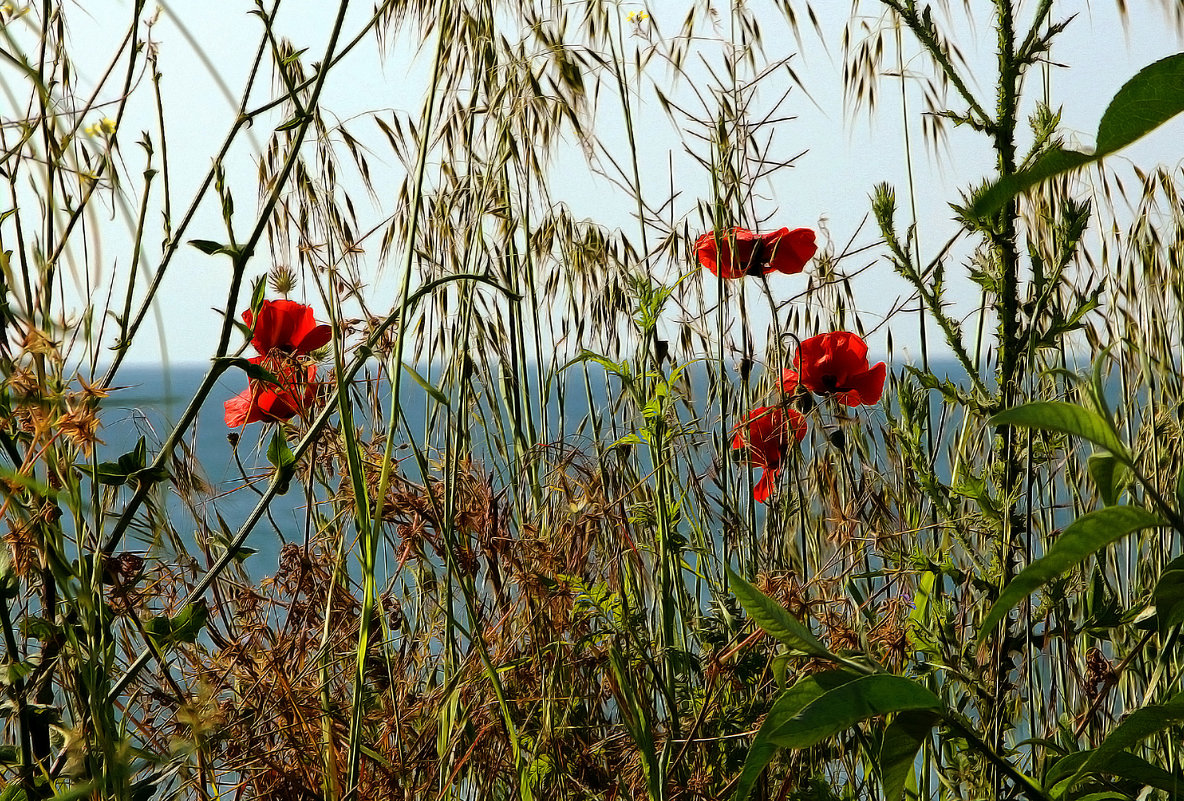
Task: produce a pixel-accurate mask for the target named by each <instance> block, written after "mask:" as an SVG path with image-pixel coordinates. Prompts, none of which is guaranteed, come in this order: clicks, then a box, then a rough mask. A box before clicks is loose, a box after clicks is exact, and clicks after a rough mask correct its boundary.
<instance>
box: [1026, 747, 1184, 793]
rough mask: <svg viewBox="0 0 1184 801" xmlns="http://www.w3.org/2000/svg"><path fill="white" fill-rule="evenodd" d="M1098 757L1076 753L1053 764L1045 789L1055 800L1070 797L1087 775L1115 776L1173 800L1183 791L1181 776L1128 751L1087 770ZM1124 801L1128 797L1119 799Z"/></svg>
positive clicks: (1092, 753)
mask: <svg viewBox="0 0 1184 801" xmlns="http://www.w3.org/2000/svg"><path fill="white" fill-rule="evenodd" d="M1096 756H1097V751H1096V750H1091V751H1077V752H1075V753H1072V754H1068V755H1066V756H1065V757H1064V758H1062V759H1060V760H1059V761H1057V762H1056V764H1054V765H1053V766H1052V767H1050V768H1049V769H1048V771H1047V772H1046V773H1045V775H1044V787H1045V789H1046V790H1047V791H1048V792H1049V794H1050V795H1052V796H1053V797H1054V798H1056V797H1061V796H1065V795H1067V794H1069V792H1070V791H1071V790H1072V789H1073V788H1074V787H1075V786H1076V785H1077V784H1078V783H1079V782H1081V781H1082V780H1083V779H1085V778H1086V777H1087V776H1090V775H1097V774H1104V775H1107V776H1117V777H1119V778H1122V779H1126V780H1127V781H1131V782H1134V783H1136V784H1138V785H1141V786H1145V787H1154V788H1157V789H1160V790H1163V791H1165V792H1167V793H1170V794H1172V795H1173V796H1176V795H1178V794H1179V793H1180V792H1181V791H1182V790H1184V776H1178V775H1173V774H1172V773H1170V772H1168V771H1166V770H1164V769H1163V768H1161V767H1158V766H1156V765H1153V764H1151V763H1150V762H1148V761H1147V760H1145V759H1143V758H1142V757H1138V756H1135V755H1134V754H1132V753H1130V752H1129V751H1118V752H1115V753H1112V754H1111V755H1110V756H1109V757H1108V758H1107V759H1106V761H1105V764H1095V765H1094V766H1093V767H1087V766H1088V765H1090V763H1091V762H1093V760H1094V758H1095V757H1096ZM1091 797H1093V794H1091V795H1086V796H1075V798H1076V799H1077V801H1082V799H1085V798H1091ZM1120 797H1122V798H1127V797H1128V796H1125V795H1123V796H1120Z"/></svg>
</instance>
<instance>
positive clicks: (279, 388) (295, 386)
mask: <svg viewBox="0 0 1184 801" xmlns="http://www.w3.org/2000/svg"><path fill="white" fill-rule="evenodd" d="M250 361H251V362H253V363H255V364H262V365H263V366H264V367H265V368H266V369H267V370H268V372H270V373H271V374H272V375H274V376H275V377H276V378H277V379H278V383H275V384H272V383H270V382H267V381H260V380H258V379H254V378H252V379H249V380H248V382H247V383H248V386H247V388H246V389H245V390H243V391H242V392H240V393H239V394H238V395H235V396H234V397H233V398H231V399H230V400H228V401H226V402H225V403H224V404H223V405H224V406H225V407H226V425H227V426H229V427H230V428H239V427H241V426H244V425H246V424H247V423H275V422H282V421H284V420H288V419H290V418H292V417H295V416H296V415H297V414H299V413H300V411H301V410H302V409H306V408H308V407H309V406H310V405H312V402H313V399H314V398H315V396H316V392H317V380H316V379H317V368H316V365H315V364H309V365H300V364H298V363H296V362H295V361H293V360H291V359H284V358H279V359H275V358H272V359H268V357H266V356H255V357H254V358H252V359H250Z"/></svg>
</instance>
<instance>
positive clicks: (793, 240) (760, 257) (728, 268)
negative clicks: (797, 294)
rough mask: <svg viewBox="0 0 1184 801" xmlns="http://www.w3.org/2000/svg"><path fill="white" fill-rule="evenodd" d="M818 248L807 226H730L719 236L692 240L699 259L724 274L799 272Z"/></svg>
mask: <svg viewBox="0 0 1184 801" xmlns="http://www.w3.org/2000/svg"><path fill="white" fill-rule="evenodd" d="M817 250H818V246H817V245H816V244H815V243H814V232H813V231H811V230H810V229H809V228H795V229H794V230H792V231H791V230H789V229H788V228H781V229H778V230H776V231H773V232H772V233H769V234H754V233H753V232H752V231H749V230H748V229H746V228H732V229H730V230H729V231H727V232H720V234H719V236H718V238H717V236H716V234H715V233H707V234H703V236H701V237H699V238H698V239H697V240H696V241H695V255H696V256H697V257H698V259H699V263H700V264H702V265H703V266H704V267H706V268H707V269H708V270H710V271H711V272H712V273H713V274H715V275H722V276H723V277H724V278H740V277H741V276H744V275H767V274H769V273H771V272H780V273H785V274H786V275H793V274H794V273H800V272H801V271H802V269H803V268H804V267H805V266H806V262H808V261H809V260H810V258H811V257H812V256H813V255H814V254H815V253H816V252H817Z"/></svg>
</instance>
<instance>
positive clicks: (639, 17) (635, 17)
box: [625, 11, 650, 25]
mask: <svg viewBox="0 0 1184 801" xmlns="http://www.w3.org/2000/svg"><path fill="white" fill-rule="evenodd" d="M649 18H650V15H649V14H647V13H645V12H644V11H630V12H629V13H628V14H626V15H625V19H626V20H628V21H629V22H632V23H633V24H634V25H640V24H641V23H643V22H645V21H646V20H647V19H649Z"/></svg>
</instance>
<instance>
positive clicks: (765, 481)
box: [752, 467, 781, 503]
mask: <svg viewBox="0 0 1184 801" xmlns="http://www.w3.org/2000/svg"><path fill="white" fill-rule="evenodd" d="M780 472H781V468H779V467H770V468H766V469H765V470H764V472H762V473H761V480H760V481H758V482H757V483H756V486H754V487H753V488H752V499H753V500H754V501H756V502H757V503H768V501H769V496H770V495H772V494H773V486H774V485H775V484H776V483H777V474H778V473H780Z"/></svg>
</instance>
